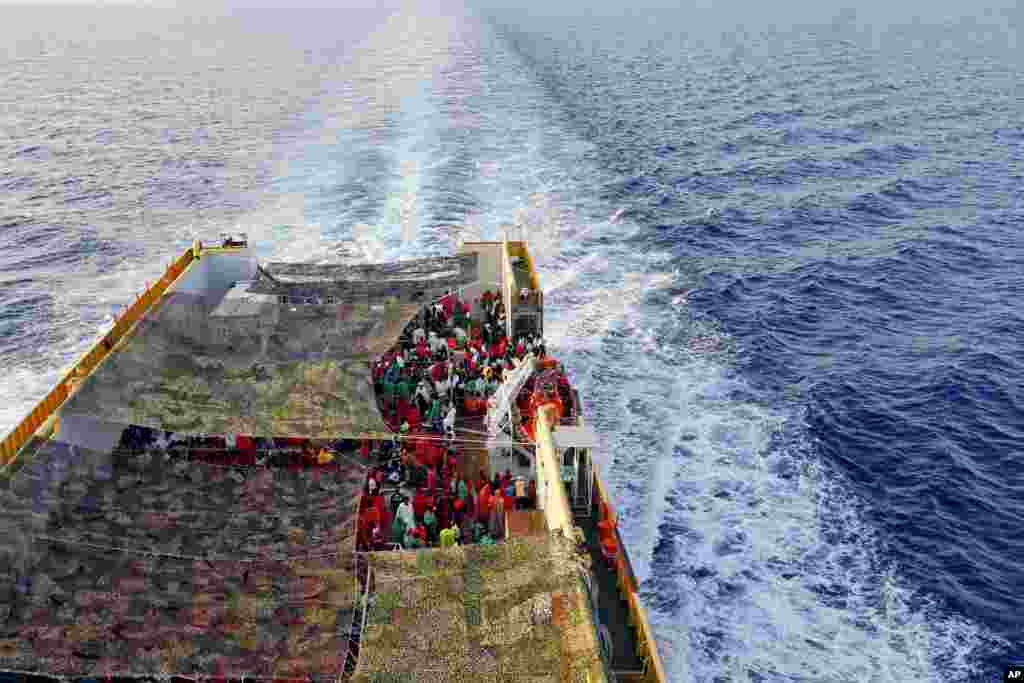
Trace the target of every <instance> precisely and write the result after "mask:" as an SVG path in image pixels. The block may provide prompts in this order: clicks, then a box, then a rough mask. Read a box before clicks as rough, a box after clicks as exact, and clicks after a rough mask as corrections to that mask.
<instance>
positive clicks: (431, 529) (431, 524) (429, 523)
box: [423, 508, 437, 543]
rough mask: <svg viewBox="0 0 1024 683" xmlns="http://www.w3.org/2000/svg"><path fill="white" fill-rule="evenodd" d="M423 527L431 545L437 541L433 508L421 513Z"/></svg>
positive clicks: (435, 518)
mask: <svg viewBox="0 0 1024 683" xmlns="http://www.w3.org/2000/svg"><path fill="white" fill-rule="evenodd" d="M423 526H425V527H427V538H428V539H429V540H430V542H431V543H433V542H434V541H435V540H436V539H437V515H435V514H434V509H433V508H429V509H428V510H427V511H426V512H424V513H423Z"/></svg>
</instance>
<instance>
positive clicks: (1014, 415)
mask: <svg viewBox="0 0 1024 683" xmlns="http://www.w3.org/2000/svg"><path fill="white" fill-rule="evenodd" d="M552 6H554V4H552ZM858 10H859V11H852V10H849V9H842V8H838V7H828V6H823V5H821V4H815V5H809V4H808V5H799V6H798V5H794V6H790V7H771V8H764V7H761V8H753V7H746V8H745V7H741V6H739V5H738V4H726V5H723V4H722V3H721V2H719V3H711V2H704V3H699V4H698V5H697V6H695V7H687V8H685V9H683V8H679V7H675V8H667V7H660V8H647V9H635V8H634V9H632V10H629V11H627V10H613V9H608V8H607V7H605V8H603V9H597V8H583V7H580V8H572V7H569V6H567V5H559V6H557V7H555V8H554V9H552V7H545V6H542V5H540V4H538V3H533V4H531V5H530V6H528V7H523V8H519V9H508V8H500V7H497V6H490V7H488V6H481V5H466V4H462V3H454V2H439V1H435V2H425V3H400V2H395V3H391V4H389V5H387V6H374V5H373V4H372V3H365V5H364V6H360V7H355V6H349V7H345V8H337V7H332V8H327V7H319V8H310V9H305V10H295V9H292V10H280V9H270V8H262V9H257V8H240V7H223V8H217V9H210V8H209V7H206V6H204V7H202V8H200V7H199V6H195V7H192V8H190V9H189V8H184V7H178V8H171V7H166V8H160V7H147V8H138V7H122V6H109V7H104V8H95V7H67V8H62V9H61V10H59V11H56V10H54V9H53V8H51V7H45V6H37V7H31V8H30V7H10V6H4V7H3V8H2V10H0V11H2V14H3V17H4V21H2V22H0V47H2V48H3V50H4V51H3V52H0V64H2V68H0V79H2V85H3V87H2V88H0V103H2V104H3V107H2V111H3V119H2V121H3V123H2V126H3V132H4V135H3V137H2V138H0V368H2V369H3V370H4V372H3V380H2V381H0V397H2V399H3V400H2V401H0V426H2V427H3V428H5V429H6V428H8V427H9V426H11V425H13V424H14V423H15V421H16V420H17V419H19V418H20V417H21V416H22V415H23V414H24V413H25V412H27V410H29V408H30V406H31V405H32V404H33V402H34V401H36V400H38V399H39V398H40V397H41V396H42V395H43V394H44V393H45V392H46V390H47V389H48V387H49V386H50V384H51V383H52V382H53V380H54V379H55V378H56V377H57V376H58V375H59V373H60V370H61V368H62V367H63V366H64V365H65V364H67V363H69V362H71V361H72V360H73V359H74V358H75V356H76V354H77V353H80V352H81V351H82V350H83V349H84V348H86V346H87V345H88V344H89V343H90V340H91V339H93V338H94V337H95V336H96V334H97V333H98V332H99V331H100V329H101V328H102V326H103V325H105V324H108V322H109V318H110V315H111V313H112V312H113V311H115V310H116V309H117V307H118V306H123V305H124V304H125V303H127V302H128V301H129V299H130V296H131V294H132V293H133V292H134V291H136V290H137V289H139V288H141V286H143V285H144V282H145V281H146V280H147V279H152V278H154V277H156V276H158V274H159V273H160V272H161V271H162V268H163V266H164V265H165V264H166V263H167V262H168V261H169V260H170V259H171V258H172V257H173V255H175V254H176V253H177V252H178V251H180V249H181V248H182V247H183V246H184V245H185V244H187V243H189V242H190V241H191V239H193V237H201V238H205V239H216V238H217V236H218V234H219V233H220V232H221V231H225V230H242V231H246V232H248V233H249V235H250V238H251V239H252V240H254V241H255V242H256V243H257V244H258V248H259V252H260V253H261V255H263V256H265V257H267V258H275V259H286V260H288V259H290V260H309V259H314V260H319V261H339V260H341V261H363V260H380V259H390V258H403V257H410V256H414V255H417V254H424V253H447V252H449V251H450V250H451V249H452V248H453V247H454V245H455V243H456V242H457V240H458V239H461V238H467V239H471V238H475V237H484V238H494V237H502V236H504V235H506V234H507V235H509V236H511V237H514V238H517V237H520V236H525V237H526V238H528V239H529V240H530V243H531V249H532V251H533V252H534V253H535V255H536V256H537V258H538V262H539V267H540V269H541V271H542V279H543V282H544V284H545V289H546V293H547V298H546V302H547V306H548V311H547V314H546V328H547V329H546V333H547V336H548V337H549V339H550V348H551V349H552V350H553V352H554V353H556V354H557V355H558V356H559V357H560V358H562V359H564V361H565V363H566V365H567V366H568V367H569V368H570V369H571V371H572V373H573V375H574V380H575V382H576V383H577V385H579V387H580V389H581V393H582V395H583V396H584V403H585V407H586V411H587V413H588V417H589V419H590V421H591V422H592V423H593V424H594V425H595V426H596V427H597V428H598V429H599V431H600V432H601V434H602V438H603V441H604V443H603V448H602V452H601V454H600V456H601V458H602V462H603V473H604V477H605V479H606V481H607V482H608V483H609V485H610V488H611V490H612V492H613V495H614V497H615V500H616V502H617V504H618V506H619V508H620V515H621V518H622V524H623V530H624V535H625V538H626V542H627V545H628V549H629V552H630V555H631V558H632V560H633V563H634V565H635V568H636V570H637V572H638V574H639V577H640V579H641V580H642V592H643V596H644V600H645V602H646V604H647V605H648V607H649V610H650V613H651V618H652V622H653V624H654V627H655V630H656V633H657V637H658V643H659V650H660V652H661V654H662V656H663V658H664V660H665V662H666V665H667V668H668V669H669V672H670V677H671V679H672V681H673V682H680V683H681V682H683V681H699V682H702V683H703V682H711V681H765V682H768V681H770V682H776V681H780V682H781V681H801V682H804V681H806V682H811V681H893V682H897V683H903V682H909V681H935V682H938V681H996V680H1001V677H1002V668H1003V666H1004V665H1005V664H1006V663H1007V662H1008V661H1010V660H1013V659H1020V658H1024V616H1022V615H1024V564H1022V558H1024V540H1022V538H1024V536H1022V534H1021V530H1022V529H1024V473H1022V472H1024V467H1022V466H1024V454H1022V451H1024V449H1022V447H1021V444H1022V441H1024V390H1022V389H1021V385H1020V382H1019V378H1020V377H1021V373H1022V371H1024V350H1022V345H1021V341H1020V339H1021V333H1022V332H1024V304H1022V303H1021V294H1022V292H1024V268H1022V266H1024V241H1022V239H1021V236H1022V228H1024V217H1022V201H1021V200H1022V199H1024V183H1022V170H1024V163H1022V162H1024V124H1022V123H1021V122H1022V120H1024V100H1022V99H1021V97H1020V93H1021V85H1022V78H1021V58H1020V55H1019V54H1018V48H1017V45H1016V26H1018V25H1019V21H1020V10H1019V9H1017V8H1016V7H1015V6H1014V5H1013V4H1010V3H1008V4H1006V6H1005V7H998V6H995V5H976V6H972V7H970V8H957V7H953V6H951V5H943V4H941V3H933V4H931V5H929V6H916V7H912V6H911V8H910V9H908V6H903V5H901V6H898V7H896V6H893V7H882V6H881V4H879V5H870V4H869V5H866V6H864V7H863V8H858Z"/></svg>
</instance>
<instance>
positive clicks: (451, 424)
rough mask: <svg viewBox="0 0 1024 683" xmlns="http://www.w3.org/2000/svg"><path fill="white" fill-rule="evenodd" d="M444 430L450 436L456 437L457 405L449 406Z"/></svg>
mask: <svg viewBox="0 0 1024 683" xmlns="http://www.w3.org/2000/svg"><path fill="white" fill-rule="evenodd" d="M444 431H445V434H447V435H448V438H455V406H454V404H453V405H452V406H451V407H449V408H448V414H447V415H445V416H444Z"/></svg>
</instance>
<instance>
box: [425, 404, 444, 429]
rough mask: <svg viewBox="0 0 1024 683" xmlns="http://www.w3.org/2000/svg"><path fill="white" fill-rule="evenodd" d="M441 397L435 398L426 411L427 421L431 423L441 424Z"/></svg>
mask: <svg viewBox="0 0 1024 683" xmlns="http://www.w3.org/2000/svg"><path fill="white" fill-rule="evenodd" d="M441 418H442V415H441V399H439V398H435V399H434V402H433V403H431V404H430V410H428V411H427V422H428V423H429V424H431V425H435V426H436V425H440V424H441Z"/></svg>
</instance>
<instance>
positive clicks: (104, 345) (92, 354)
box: [0, 242, 202, 465]
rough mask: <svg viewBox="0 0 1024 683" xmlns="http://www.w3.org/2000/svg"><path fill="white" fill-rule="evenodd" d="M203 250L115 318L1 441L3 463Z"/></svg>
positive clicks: (191, 252) (195, 248)
mask: <svg viewBox="0 0 1024 683" xmlns="http://www.w3.org/2000/svg"><path fill="white" fill-rule="evenodd" d="M201 250H202V245H200V244H199V242H195V243H194V244H193V245H192V246H191V247H189V248H188V249H187V250H186V251H185V253H183V254H182V255H181V256H179V257H178V258H177V259H176V260H175V261H174V262H173V263H171V265H170V266H169V267H168V268H167V270H166V271H164V274H163V275H162V276H161V277H160V279H159V280H157V281H156V282H154V283H153V284H152V285H150V286H149V287H148V288H147V289H146V290H145V291H144V292H143V293H142V294H140V295H139V296H138V298H136V299H135V301H134V302H132V304H131V305H130V306H128V308H126V309H125V310H124V312H123V313H121V315H119V316H118V317H117V319H116V320H115V321H114V326H113V327H112V328H111V329H110V331H109V332H107V333H106V334H105V335H103V337H102V338H101V339H100V340H99V341H97V342H96V344H95V345H94V346H93V347H92V348H91V349H89V351H87V352H86V353H85V354H84V355H83V356H82V357H81V358H79V359H78V362H76V363H75V364H74V365H73V366H71V369H70V370H68V372H67V373H66V374H65V375H64V377H63V378H62V379H61V380H60V382H59V383H58V384H57V386H55V387H54V388H53V389H52V390H51V391H50V393H48V394H47V395H46V397H45V398H43V400H42V401H40V402H39V403H37V404H36V406H35V407H34V408H33V409H32V411H31V412H30V413H29V414H28V415H27V416H26V417H25V418H24V419H23V420H22V421H21V422H19V423H18V424H17V425H16V426H15V427H14V430H13V431H12V432H11V433H10V434H8V435H7V437H6V438H5V439H4V440H3V441H0V465H7V464H8V463H10V462H11V461H12V460H14V458H15V456H17V454H18V452H19V451H20V450H21V449H22V448H23V447H24V446H25V444H26V443H28V442H29V440H30V439H31V438H32V436H33V435H34V434H35V433H36V431H38V429H39V428H40V427H41V426H42V425H43V423H45V422H46V421H47V420H48V419H50V417H51V416H52V415H53V414H54V413H55V412H56V411H57V409H58V408H60V407H61V405H63V404H64V401H66V400H67V399H68V397H69V396H70V395H71V393H72V391H73V390H74V387H75V384H76V383H77V382H80V381H82V380H84V379H85V378H86V377H88V376H89V374H90V373H92V371H93V370H95V369H96V367H97V366H98V365H99V364H100V363H102V362H103V360H104V359H105V358H106V357H107V356H109V355H110V354H111V352H113V350H114V347H116V346H117V345H118V343H120V341H121V340H122V339H123V338H124V337H125V336H126V335H127V334H128V332H129V331H130V330H131V329H132V327H133V326H134V325H135V323H137V322H138V321H139V320H141V319H142V318H143V316H145V314H146V312H147V311H148V310H149V309H150V308H151V307H152V306H153V304H155V303H156V302H157V301H159V300H160V297H162V296H163V295H164V292H166V291H167V289H168V288H169V287H170V286H171V285H172V284H173V283H174V281H175V280H177V279H178V277H180V276H181V274H182V273H184V272H185V270H187V269H188V267H189V265H190V264H191V263H192V261H193V260H195V259H196V258H197V256H198V255H199V254H200V252H201Z"/></svg>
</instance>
